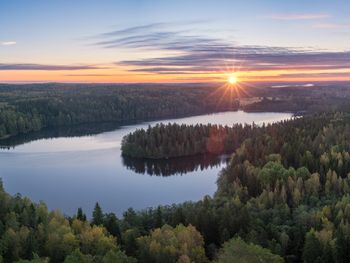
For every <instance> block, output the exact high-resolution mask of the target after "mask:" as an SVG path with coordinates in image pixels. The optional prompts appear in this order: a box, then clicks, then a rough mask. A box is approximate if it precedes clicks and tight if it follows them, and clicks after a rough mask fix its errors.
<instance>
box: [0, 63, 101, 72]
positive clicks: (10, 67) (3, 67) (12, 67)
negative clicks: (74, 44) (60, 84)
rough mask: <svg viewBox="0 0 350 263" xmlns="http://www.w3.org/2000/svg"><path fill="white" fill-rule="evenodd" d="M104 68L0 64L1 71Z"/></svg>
mask: <svg viewBox="0 0 350 263" xmlns="http://www.w3.org/2000/svg"><path fill="white" fill-rule="evenodd" d="M104 68H106V67H101V66H95V65H44V64H9V63H0V71H1V70H82V69H104Z"/></svg>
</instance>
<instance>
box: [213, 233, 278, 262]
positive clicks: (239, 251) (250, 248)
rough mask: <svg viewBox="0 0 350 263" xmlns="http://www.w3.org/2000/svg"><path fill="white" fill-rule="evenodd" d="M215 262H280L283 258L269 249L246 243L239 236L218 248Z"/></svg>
mask: <svg viewBox="0 0 350 263" xmlns="http://www.w3.org/2000/svg"><path fill="white" fill-rule="evenodd" d="M216 262H217V263H232V262H242V263H262V262H266V263H282V262H284V260H283V258H281V257H280V256H278V255H274V254H272V253H271V251H270V250H268V249H265V248H262V247H261V246H258V245H254V244H247V243H246V242H244V241H243V240H242V239H240V238H233V239H231V240H229V241H228V242H226V243H225V244H224V246H223V248H222V249H221V250H220V252H219V255H218V259H217V260H216Z"/></svg>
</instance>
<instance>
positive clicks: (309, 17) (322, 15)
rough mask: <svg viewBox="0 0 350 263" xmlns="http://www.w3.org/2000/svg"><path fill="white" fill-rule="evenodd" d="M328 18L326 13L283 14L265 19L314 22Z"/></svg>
mask: <svg viewBox="0 0 350 263" xmlns="http://www.w3.org/2000/svg"><path fill="white" fill-rule="evenodd" d="M328 17H330V15H329V14H326V13H302V14H301V13H300V14H297V13H284V14H272V15H270V16H267V18H270V19H274V20H315V19H323V18H328Z"/></svg>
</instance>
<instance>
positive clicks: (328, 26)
mask: <svg viewBox="0 0 350 263" xmlns="http://www.w3.org/2000/svg"><path fill="white" fill-rule="evenodd" d="M312 27H313V28H320V29H350V24H340V23H319V24H315V25H313V26H312Z"/></svg>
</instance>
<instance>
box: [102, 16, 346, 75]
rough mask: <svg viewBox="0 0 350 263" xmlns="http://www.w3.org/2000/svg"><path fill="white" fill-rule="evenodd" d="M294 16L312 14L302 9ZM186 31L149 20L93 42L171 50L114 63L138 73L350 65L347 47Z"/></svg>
mask: <svg viewBox="0 0 350 263" xmlns="http://www.w3.org/2000/svg"><path fill="white" fill-rule="evenodd" d="M320 16H321V15H318V17H320ZM323 16H325V15H323ZM294 17H296V16H294ZM298 17H299V18H300V17H303V18H304V19H306V17H309V19H311V18H310V16H306V15H304V16H300V15H299V16H298ZM313 17H316V15H314V16H313ZM118 32H119V33H118ZM120 32H122V34H121V33H120ZM188 32H194V31H193V30H192V31H191V30H188V31H186V30H177V31H176V30H166V28H165V27H164V26H163V25H162V26H161V27H160V26H159V25H156V24H152V25H150V26H142V27H133V28H129V29H128V28H126V29H123V30H118V31H113V32H110V33H109V34H108V33H106V34H104V35H101V38H100V39H99V40H98V41H97V42H96V43H95V45H97V46H100V47H103V48H109V49H110V48H116V49H118V48H123V49H125V48H129V49H130V50H131V52H132V51H133V50H134V49H138V50H139V49H141V50H145V51H147V50H149V49H154V50H162V51H171V52H172V53H174V54H176V55H171V56H161V57H151V58H144V59H134V60H123V61H118V62H116V64H118V65H122V66H132V69H130V70H129V71H132V72H138V73H141V72H144V73H157V74H178V75H186V74H203V73H207V74H210V73H218V72H222V71H225V70H228V69H232V68H239V70H240V71H256V70H258V71H259V70H260V71H262V70H291V69H294V70H328V69H337V70H341V69H349V68H350V51H344V52H335V51H322V50H317V49H311V48H292V47H290V48H286V47H269V46H253V45H239V44H237V43H231V42H227V41H225V40H223V39H220V38H215V37H208V36H202V35H198V34H196V35H194V34H190V33H188Z"/></svg>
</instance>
